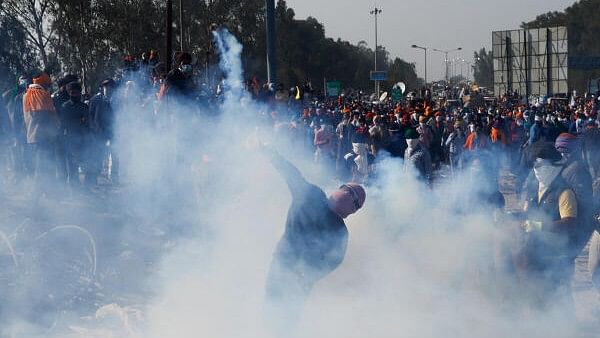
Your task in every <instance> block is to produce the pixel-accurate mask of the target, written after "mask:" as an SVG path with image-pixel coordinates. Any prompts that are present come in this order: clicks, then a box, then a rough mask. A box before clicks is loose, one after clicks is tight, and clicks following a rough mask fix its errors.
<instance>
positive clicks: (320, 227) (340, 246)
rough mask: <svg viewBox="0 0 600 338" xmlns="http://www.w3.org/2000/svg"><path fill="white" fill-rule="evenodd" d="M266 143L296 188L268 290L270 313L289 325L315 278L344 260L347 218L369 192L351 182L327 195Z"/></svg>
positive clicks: (291, 186)
mask: <svg viewBox="0 0 600 338" xmlns="http://www.w3.org/2000/svg"><path fill="white" fill-rule="evenodd" d="M262 149H263V152H264V153H265V154H266V155H267V156H268V157H269V159H270V160H271V163H272V164H273V166H274V167H275V168H276V169H277V170H278V171H279V173H280V174H281V175H282V176H283V177H284V179H285V181H286V183H287V185H288V187H289V189H290V192H291V194H292V204H291V206H290V208H289V211H288V215H287V221H286V225H285V232H284V234H283V237H282V238H281V240H280V241H279V244H278V246H277V249H276V251H275V254H274V256H273V261H272V263H271V270H270V272H269V276H268V279H267V290H266V293H267V294H266V297H267V310H269V311H268V316H275V317H277V318H275V321H276V322H277V326H280V325H281V326H282V329H285V328H289V326H291V325H293V324H294V323H295V322H296V321H297V320H298V317H299V316H300V314H301V312H302V308H303V304H304V300H305V299H306V298H307V297H308V294H309V293H310V291H311V289H312V287H313V286H314V285H315V283H316V282H317V281H319V280H320V279H321V278H323V277H325V276H326V275H328V274H329V273H330V272H332V271H333V270H335V269H336V268H337V267H338V266H339V265H340V264H341V263H342V261H343V259H344V256H345V254H346V246H347V242H348V230H347V228H346V224H345V223H344V219H345V218H346V217H348V216H349V215H351V214H353V213H355V212H357V211H358V210H359V209H360V208H361V207H362V206H363V204H364V203H365V198H366V193H365V190H364V189H363V187H362V186H360V185H359V184H356V183H347V184H344V185H342V186H341V187H340V188H339V189H338V190H336V191H334V192H333V193H332V194H331V195H330V196H329V197H327V196H326V195H325V193H324V192H323V190H321V189H320V188H319V187H317V186H315V185H313V184H311V183H309V182H307V181H306V180H305V179H304V177H302V174H301V173H300V171H299V170H298V169H297V168H296V167H295V166H294V165H292V164H291V163H290V162H288V161H287V160H286V159H284V158H283V157H282V156H280V155H279V154H278V153H277V152H275V151H274V150H271V149H270V148H268V147H263V148H262Z"/></svg>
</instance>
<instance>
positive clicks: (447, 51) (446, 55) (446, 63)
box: [433, 47, 462, 82]
mask: <svg viewBox="0 0 600 338" xmlns="http://www.w3.org/2000/svg"><path fill="white" fill-rule="evenodd" d="M433 50H434V51H436V52H440V53H444V65H445V66H446V82H448V80H449V78H448V61H450V60H448V53H452V52H458V51H459V50H462V47H458V48H455V49H450V50H443V49H436V48H433Z"/></svg>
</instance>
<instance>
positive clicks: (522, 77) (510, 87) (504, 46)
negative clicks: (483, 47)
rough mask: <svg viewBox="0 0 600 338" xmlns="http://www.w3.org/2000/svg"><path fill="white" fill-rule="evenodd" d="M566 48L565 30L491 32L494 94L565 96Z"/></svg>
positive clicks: (542, 29)
mask: <svg viewBox="0 0 600 338" xmlns="http://www.w3.org/2000/svg"><path fill="white" fill-rule="evenodd" d="M568 46H569V44H568V35H567V28H566V27H551V28H534V29H520V30H509V31H497V32H492V53H493V64H494V94H495V95H496V96H500V95H503V94H505V93H509V92H510V93H512V92H515V91H516V92H517V93H519V94H520V95H524V96H526V97H530V96H553V95H556V94H563V93H568V92H569V85H568V81H569V77H568V75H569V47H568Z"/></svg>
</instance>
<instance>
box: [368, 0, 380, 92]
mask: <svg viewBox="0 0 600 338" xmlns="http://www.w3.org/2000/svg"><path fill="white" fill-rule="evenodd" d="M370 13H371V15H374V16H375V65H374V66H375V69H374V71H377V50H378V48H379V44H378V42H377V16H378V15H379V14H381V9H379V8H377V7H375V8H374V9H373V10H372V11H371V12H370ZM375 93H376V94H377V98H379V81H378V80H375Z"/></svg>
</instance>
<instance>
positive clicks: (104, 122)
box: [88, 93, 115, 140]
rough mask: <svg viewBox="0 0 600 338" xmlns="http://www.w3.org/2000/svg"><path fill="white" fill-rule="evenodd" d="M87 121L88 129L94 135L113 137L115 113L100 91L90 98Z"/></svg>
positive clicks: (102, 137)
mask: <svg viewBox="0 0 600 338" xmlns="http://www.w3.org/2000/svg"><path fill="white" fill-rule="evenodd" d="M88 121H89V126H90V130H91V131H92V132H93V133H94V134H95V135H96V136H98V137H99V138H101V139H105V140H110V139H112V138H113V128H114V122H115V113H114V110H113V108H112V105H111V102H110V100H109V99H108V98H106V97H105V96H104V95H102V93H98V94H96V95H95V96H94V97H92V99H91V100H90V112H89V115H88Z"/></svg>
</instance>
